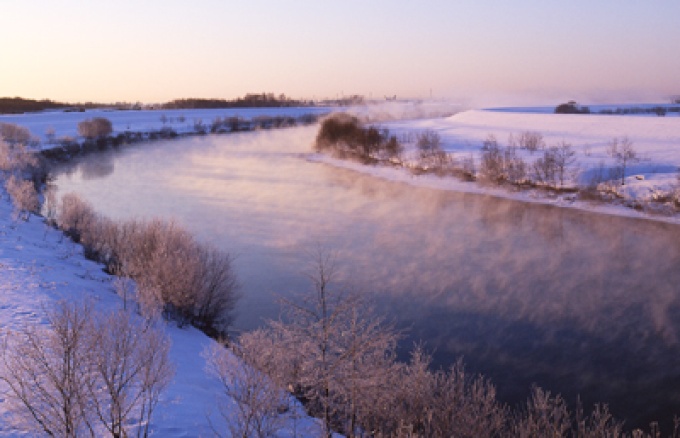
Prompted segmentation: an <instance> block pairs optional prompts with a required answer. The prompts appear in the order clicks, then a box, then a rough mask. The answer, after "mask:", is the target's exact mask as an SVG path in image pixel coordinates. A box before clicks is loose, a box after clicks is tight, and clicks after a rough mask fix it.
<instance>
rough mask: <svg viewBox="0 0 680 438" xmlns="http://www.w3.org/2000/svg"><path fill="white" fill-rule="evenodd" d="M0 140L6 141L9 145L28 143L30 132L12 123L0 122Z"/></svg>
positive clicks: (29, 141)
mask: <svg viewBox="0 0 680 438" xmlns="http://www.w3.org/2000/svg"><path fill="white" fill-rule="evenodd" d="M0 140H4V141H6V142H7V143H8V144H9V145H10V146H14V145H17V144H23V145H28V144H29V143H31V132H30V131H29V130H28V129H27V128H25V127H23V126H19V125H16V124H14V123H0Z"/></svg>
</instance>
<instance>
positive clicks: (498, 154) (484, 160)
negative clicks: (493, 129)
mask: <svg viewBox="0 0 680 438" xmlns="http://www.w3.org/2000/svg"><path fill="white" fill-rule="evenodd" d="M479 171H480V173H481V174H482V176H483V177H484V179H486V180H487V181H490V182H493V183H495V184H500V183H502V182H503V181H505V180H506V178H507V175H506V168H505V154H504V153H503V149H502V148H501V147H500V145H499V144H498V141H497V140H496V137H494V136H493V135H489V136H488V137H487V138H486V140H484V144H483V145H482V157H481V162H480V166H479Z"/></svg>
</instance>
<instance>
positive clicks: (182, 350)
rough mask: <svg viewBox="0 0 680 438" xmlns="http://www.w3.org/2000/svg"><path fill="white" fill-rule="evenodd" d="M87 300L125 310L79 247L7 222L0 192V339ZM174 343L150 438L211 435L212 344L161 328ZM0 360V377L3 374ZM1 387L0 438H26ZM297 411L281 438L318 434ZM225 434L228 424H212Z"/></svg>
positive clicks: (29, 225) (34, 221)
mask: <svg viewBox="0 0 680 438" xmlns="http://www.w3.org/2000/svg"><path fill="white" fill-rule="evenodd" d="M60 299H67V300H92V301H93V302H94V305H95V306H96V307H97V308H98V309H100V310H104V311H106V310H113V309H117V308H119V307H120V306H121V305H122V301H121V299H120V298H119V297H118V295H116V294H115V292H114V289H113V285H112V277H110V276H108V275H106V274H105V273H104V272H103V271H102V267H101V266H99V265H97V264H95V263H93V262H91V261H89V260H87V259H85V258H84V257H83V254H82V248H81V247H80V246H78V245H76V244H74V243H72V242H71V241H70V240H68V239H66V238H64V237H62V235H61V233H59V232H58V231H56V230H54V229H51V228H47V227H46V226H45V225H44V224H43V223H42V221H41V219H40V218H38V217H35V216H34V217H32V218H31V219H30V221H29V222H23V221H20V222H16V221H14V220H13V219H12V209H11V206H10V205H9V201H8V200H7V196H6V194H5V193H4V191H3V190H2V189H0V333H3V334H4V333H5V332H6V331H7V330H11V329H17V328H20V327H22V326H23V325H25V324H29V325H34V324H44V323H45V310H46V309H48V308H49V307H50V306H51V305H52V303H54V302H55V301H56V300H60ZM166 330H167V333H168V335H169V337H170V339H171V342H172V349H171V353H170V354H171V359H172V362H173V363H174V365H175V368H176V375H175V378H174V381H173V382H172V384H171V385H170V387H169V389H168V390H167V391H166V392H165V393H164V395H163V397H162V400H161V402H160V404H159V406H158V408H157V411H156V414H155V415H154V418H153V428H152V430H153V436H158V437H204V436H214V435H213V433H212V432H211V428H210V426H209V423H208V419H207V414H208V413H210V412H212V413H213V418H212V420H213V422H215V421H216V420H217V418H218V417H216V416H215V415H214V414H216V413H215V409H216V408H215V406H216V395H217V394H216V391H215V390H216V388H217V387H218V386H217V381H216V380H214V379H213V377H211V376H210V375H209V374H208V373H206V371H205V361H204V359H203V357H202V356H201V352H202V351H203V349H204V348H205V347H206V346H207V345H208V344H210V343H211V342H213V341H212V340H211V339H209V338H207V337H206V336H205V335H203V334H202V333H200V332H199V331H197V330H195V329H192V328H183V329H180V328H178V327H176V326H174V325H172V324H168V325H167V326H166ZM1 368H2V365H1V361H0V372H1ZM6 389H7V388H6V386H4V384H0V437H16V436H30V435H28V434H27V433H26V432H25V431H22V430H19V429H17V428H15V427H14V426H13V424H12V414H11V413H10V412H9V410H8V402H7V394H6ZM296 409H297V412H298V414H299V415H300V416H303V417H304V418H302V420H299V419H298V420H297V422H295V423H294V422H293V420H290V419H285V420H284V424H285V425H286V426H285V427H284V428H283V429H281V430H280V432H279V434H278V436H281V437H289V436H293V432H292V431H293V427H295V429H296V430H297V436H300V437H304V436H318V427H317V423H316V420H312V419H310V418H309V417H306V416H304V413H303V412H302V410H301V408H300V407H299V406H297V408H296ZM215 424H216V425H217V427H218V428H221V430H223V431H226V430H227V429H226V425H224V424H222V425H220V422H219V421H217V422H216V423H215ZM225 434H226V433H225Z"/></svg>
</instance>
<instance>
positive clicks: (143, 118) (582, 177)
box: [0, 105, 680, 437]
mask: <svg viewBox="0 0 680 438" xmlns="http://www.w3.org/2000/svg"><path fill="white" fill-rule="evenodd" d="M633 106H634V105H633ZM439 108H440V106H438V107H437V111H439ZM431 109H432V108H427V111H422V108H419V109H418V108H417V109H416V110H415V111H403V108H402V109H399V108H396V110H395V108H387V107H383V108H381V109H380V111H379V112H377V113H376V112H375V111H374V110H371V109H370V108H365V107H363V108H359V109H355V110H354V111H355V113H357V114H371V115H373V116H376V114H377V116H376V117H374V118H380V117H382V118H383V119H394V118H395V114H396V115H401V117H404V116H407V117H411V116H413V117H416V116H420V117H422V116H423V115H427V114H433V113H428V111H430V110H431ZM326 111H328V109H327V108H321V109H312V108H263V109H249V110H244V109H233V110H173V111H117V112H110V111H87V112H85V113H64V112H44V113H35V114H22V115H9V116H8V115H5V116H0V122H7V123H16V124H19V125H22V126H26V127H28V128H29V129H30V130H31V132H32V133H33V134H34V135H36V136H38V137H39V138H41V139H42V140H43V141H44V140H45V133H46V131H47V129H48V128H53V129H54V130H55V132H56V136H57V137H61V136H66V135H67V136H76V132H77V123H78V122H79V121H81V120H84V119H86V118H92V117H99V116H102V117H107V118H109V119H110V120H111V121H112V122H113V126H114V130H115V131H116V132H121V131H125V130H128V129H129V130H133V131H137V130H158V129H160V128H161V127H163V123H162V121H161V116H162V115H165V116H166V117H167V118H168V121H167V122H166V123H167V125H166V126H171V127H173V128H174V129H176V130H177V131H178V132H182V130H187V131H188V130H190V129H191V127H192V126H193V122H194V119H198V118H201V119H203V122H204V123H207V122H210V121H211V120H212V119H214V118H215V117H218V116H219V117H225V116H231V115H238V116H241V117H244V118H252V117H257V116H258V115H269V116H275V115H293V116H295V115H301V114H304V113H309V112H326ZM385 114H388V115H387V116H385ZM180 116H184V117H185V118H186V120H185V122H183V123H182V122H179V121H178V118H179V117H180ZM386 126H387V127H389V128H390V130H391V131H392V132H393V133H396V134H397V135H402V134H407V133H412V132H414V131H420V130H424V129H431V130H434V131H436V132H437V133H439V134H440V136H441V138H442V142H443V146H444V148H445V149H446V150H447V151H450V152H452V153H454V154H455V155H457V156H459V157H461V156H468V155H470V154H471V155H472V156H474V157H475V158H476V160H477V162H479V157H480V153H481V145H482V142H483V141H484V140H485V139H486V138H487V137H488V136H489V135H490V134H492V135H494V136H495V137H496V138H497V139H498V141H499V143H501V144H506V143H507V139H508V136H509V135H510V134H513V135H517V134H519V133H521V132H523V131H535V132H540V133H542V134H543V137H544V139H545V141H546V143H547V144H549V145H550V144H555V143H556V142H560V141H566V142H568V143H571V144H572V145H573V147H574V149H575V151H576V152H577V169H578V173H577V175H576V176H575V177H574V181H573V182H580V183H583V182H587V181H588V179H589V178H590V177H591V176H592V174H593V172H595V171H596V169H597V168H598V167H599V166H600V164H601V163H602V164H603V165H604V166H605V167H611V166H613V164H614V163H613V160H612V158H611V157H609V156H608V155H607V152H606V151H607V145H608V143H609V142H610V141H611V140H612V139H613V138H622V137H628V138H629V139H630V140H632V141H633V144H634V148H635V150H636V151H637V152H638V154H639V155H640V157H642V161H640V162H638V163H635V164H634V165H632V166H630V168H629V169H628V172H627V178H626V185H625V186H623V187H622V188H620V189H619V190H620V193H621V195H622V196H624V198H625V199H627V200H645V199H652V198H653V197H654V196H659V195H662V194H664V193H667V192H669V191H672V190H675V189H676V186H677V184H678V183H677V174H678V168H679V167H680V118H679V117H677V116H674V115H669V116H667V117H636V116H618V115H584V114H577V115H567V114H565V115H555V114H552V113H550V112H549V111H540V110H538V109H534V110H533V111H528V110H521V109H515V110H507V109H504V110H498V109H495V110H470V111H463V112H459V113H457V114H455V115H453V116H450V117H446V118H430V119H415V120H406V121H404V120H402V121H392V122H388V123H387V124H386ZM413 149H414V148H413V145H411V146H410V153H411V154H413ZM522 153H523V154H524V157H525V158H526V159H527V160H528V161H531V160H533V159H535V158H536V157H537V156H538V154H540V152H536V153H534V154H533V155H532V154H531V153H529V152H527V151H522ZM308 159H309V160H311V161H316V162H323V163H326V164H329V165H334V166H341V167H344V168H348V169H353V170H355V171H357V172H366V173H370V174H372V175H375V176H376V177H380V178H385V179H389V180H393V181H399V182H405V183H409V184H417V185H423V186H428V187H433V188H437V189H445V190H456V191H464V192H472V193H480V194H485V195H493V196H500V197H505V198H512V199H519V200H522V201H527V202H540V203H548V204H554V205H558V206H564V207H572V208H582V209H586V210H591V211H597V212H601V213H607V214H618V215H627V216H637V217H650V216H649V214H647V213H641V212H638V211H635V210H633V209H630V208H626V207H623V206H619V205H609V204H589V203H587V202H585V201H574V200H573V197H572V196H569V195H563V196H547V195H545V194H544V193H541V192H537V191H510V190H507V189H504V188H497V187H488V186H482V185H480V184H477V183H468V182H463V181H459V180H457V179H455V178H440V177H437V176H434V175H426V174H425V175H419V176H416V175H413V174H411V173H410V172H408V171H407V170H405V169H400V168H393V167H375V166H364V165H361V164H358V163H354V162H349V161H341V160H337V159H333V158H331V157H329V156H327V155H319V154H309V155H308ZM0 195H2V196H0V198H2V199H0V331H5V330H7V329H17V328H20V327H22V326H23V325H24V324H44V323H45V321H44V315H45V310H46V309H47V308H49V306H50V304H51V303H53V302H55V301H56V300H59V299H69V300H80V299H89V300H93V301H94V303H95V306H96V307H97V308H99V309H102V310H107V309H108V310H112V309H116V308H119V307H120V306H121V305H122V304H121V299H120V298H119V297H118V296H117V295H116V294H115V293H114V290H113V285H112V278H111V277H110V276H108V275H106V274H105V273H104V272H103V271H102V268H101V266H99V265H97V264H95V263H93V262H91V261H89V260H87V259H85V258H84V256H83V254H82V248H81V247H79V246H78V245H75V244H74V243H72V242H71V241H70V240H68V239H66V238H64V237H63V236H62V235H61V234H60V233H59V232H58V231H56V230H54V229H51V228H48V227H46V226H45V225H44V224H43V223H42V221H41V220H40V218H38V217H35V216H34V217H32V218H31V220H30V221H29V222H17V221H15V220H13V219H12V208H11V206H10V205H9V201H8V200H7V196H6V195H4V194H3V192H2V190H1V189H0ZM654 218H655V219H657V220H667V221H673V222H680V220H679V219H678V216H677V215H676V216H675V217H665V216H655V217H654ZM166 329H167V333H168V335H169V336H170V338H171V340H172V350H171V357H172V360H173V362H174V364H175V366H176V376H175V379H174V381H173V383H172V385H171V386H170V388H169V389H168V390H167V391H166V392H165V393H164V396H163V398H162V401H161V403H160V405H159V407H158V409H157V411H156V415H155V416H154V426H153V432H154V435H156V436H163V437H193V436H209V435H212V432H211V429H210V426H209V423H208V419H207V416H206V414H207V413H208V412H210V411H211V410H213V409H214V407H215V405H216V403H215V393H214V388H216V383H215V380H214V379H213V378H212V377H211V376H210V375H209V374H208V373H207V372H206V371H205V362H204V359H203V358H202V356H201V352H202V351H203V349H204V348H205V347H206V345H208V344H210V343H211V342H213V341H212V340H210V339H209V338H207V337H206V336H205V335H203V334H202V333H200V332H198V331H197V330H195V329H192V328H178V327H176V326H174V325H172V324H168V325H167V327H166ZM5 389H6V388H5V387H4V386H2V385H1V384H0V437H13V436H22V435H25V433H23V432H22V431H18V430H16V429H14V428H13V426H12V425H11V413H10V412H9V411H8V410H7V401H6V399H5V395H4V390H5ZM292 427H293V426H292V425H289V426H288V427H287V428H286V429H285V430H282V431H281V432H280V433H279V435H280V436H290V435H292V432H291V430H290V429H291V428H292ZM296 428H297V432H298V436H309V435H311V436H315V435H317V434H318V422H317V421H316V420H313V419H310V418H306V419H305V420H304V421H302V422H301V423H298V424H297V425H296Z"/></svg>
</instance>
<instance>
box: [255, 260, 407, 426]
mask: <svg viewBox="0 0 680 438" xmlns="http://www.w3.org/2000/svg"><path fill="white" fill-rule="evenodd" d="M335 275H336V270H335V265H334V259H333V257H332V256H330V255H328V254H324V253H322V252H319V254H317V259H316V263H315V265H314V268H313V272H312V273H310V275H309V276H310V279H311V280H312V282H313V284H314V289H313V293H312V294H309V295H304V296H301V297H299V298H298V299H296V300H283V305H284V309H283V310H284V314H285V321H269V328H268V331H269V333H270V334H269V336H271V337H272V339H275V340H276V342H272V345H274V346H276V348H278V353H277V356H276V357H277V358H278V359H277V363H276V368H278V369H277V370H275V371H274V374H275V375H279V376H281V377H280V378H279V380H280V382H281V383H282V384H284V385H285V386H287V387H289V388H291V389H292V391H293V392H294V393H295V394H296V395H299V396H301V397H303V398H304V399H305V400H309V401H310V405H309V406H308V407H309V409H311V410H312V411H313V412H315V413H316V414H318V415H319V416H320V417H321V419H322V421H323V424H324V429H325V434H326V436H330V435H331V431H332V429H333V428H338V429H341V430H342V431H343V432H344V433H346V434H348V435H349V436H354V435H355V434H356V432H357V428H358V427H359V426H360V425H362V422H363V420H364V418H366V417H367V416H368V415H369V411H370V410H371V409H373V406H371V405H372V404H371V403H370V400H372V399H373V398H372V397H374V396H375V394H381V393H382V392H383V390H384V389H385V388H386V387H387V385H388V384H387V381H388V378H387V375H389V373H390V370H391V367H392V365H393V364H394V357H393V355H394V348H395V344H396V334H395V333H394V331H393V330H392V329H391V328H390V327H389V326H386V325H385V324H383V323H382V320H381V319H380V318H375V317H374V316H373V315H371V314H370V308H369V307H368V306H366V305H365V303H363V302H362V300H361V299H360V298H359V296H358V295H356V294H352V293H346V292H343V291H338V290H335V289H334V288H332V287H331V286H332V283H333V280H334V277H335Z"/></svg>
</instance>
